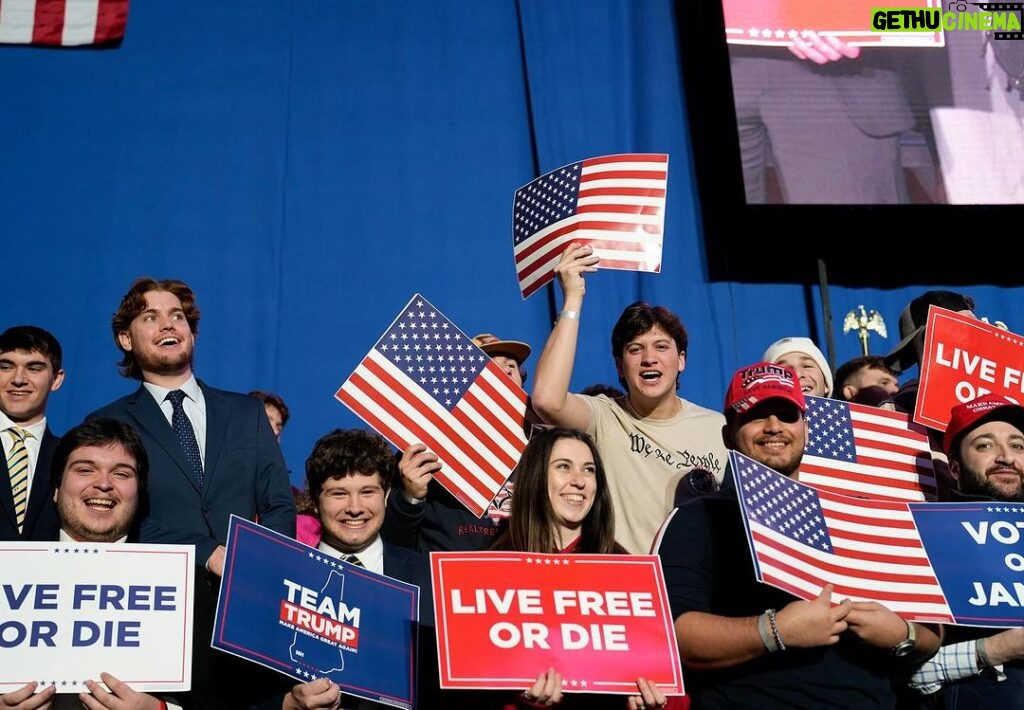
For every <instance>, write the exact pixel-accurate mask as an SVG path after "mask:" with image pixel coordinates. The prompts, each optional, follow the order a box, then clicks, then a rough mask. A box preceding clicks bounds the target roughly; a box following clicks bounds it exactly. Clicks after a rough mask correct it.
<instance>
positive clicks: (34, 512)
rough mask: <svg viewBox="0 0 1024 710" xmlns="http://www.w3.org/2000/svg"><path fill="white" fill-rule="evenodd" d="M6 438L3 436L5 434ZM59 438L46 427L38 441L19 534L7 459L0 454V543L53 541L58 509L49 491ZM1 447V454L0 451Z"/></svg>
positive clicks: (57, 525)
mask: <svg viewBox="0 0 1024 710" xmlns="http://www.w3.org/2000/svg"><path fill="white" fill-rule="evenodd" d="M4 436H6V434H5V435H4ZM59 441H60V439H59V438H57V437H56V436H54V435H53V432H51V431H50V429H49V428H47V429H46V433H44V434H43V440H42V441H41V442H39V458H38V460H37V461H36V468H35V471H34V472H33V474H32V489H31V490H30V491H29V492H28V506H27V507H26V509H25V525H24V527H23V529H22V531H21V534H20V535H19V534H18V521H17V518H15V516H14V496H13V494H12V493H11V486H10V484H9V483H7V481H9V480H10V476H9V475H8V471H7V457H6V456H2V455H0V470H2V471H3V480H0V540H8V541H10V540H44V541H49V540H53V539H55V538H56V536H57V532H58V531H59V530H60V524H59V523H58V522H57V508H56V506H54V504H53V490H52V489H51V488H50V462H51V461H52V460H53V452H54V449H56V448H57V442H59ZM2 450H3V449H2V448H0V452H2Z"/></svg>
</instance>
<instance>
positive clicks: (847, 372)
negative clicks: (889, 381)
mask: <svg viewBox="0 0 1024 710" xmlns="http://www.w3.org/2000/svg"><path fill="white" fill-rule="evenodd" d="M864 369H867V370H882V371H884V372H887V373H889V374H890V375H892V376H893V377H899V374H898V373H897V372H896V371H894V370H893V369H892V368H891V367H889V366H888V365H886V364H885V357H884V356H882V355H860V356H858V357H855V358H853V359H851V360H847V361H846V362H844V363H843V364H842V365H840V366H839V367H837V368H836V373H835V377H833V378H832V381H833V382H834V386H833V388H832V392H833V393H834V395H835V398H836V399H846V395H844V394H843V385H845V384H846V379H847V378H848V377H851V376H852V375H855V374H856V373H858V372H860V371H861V370H864Z"/></svg>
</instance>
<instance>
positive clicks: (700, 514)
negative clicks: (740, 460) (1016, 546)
mask: <svg viewBox="0 0 1024 710" xmlns="http://www.w3.org/2000/svg"><path fill="white" fill-rule="evenodd" d="M805 410H806V402H805V399H804V394H803V391H802V388H801V384H800V380H799V378H798V376H797V374H796V372H794V371H793V370H792V369H790V368H789V367H786V366H784V365H776V364H774V363H770V362H759V363H755V364H753V365H750V366H747V367H743V368H740V369H739V370H737V371H736V373H735V374H734V375H733V378H732V381H731V383H730V385H729V390H728V393H727V394H726V399H725V409H724V411H725V416H726V420H727V423H726V425H725V426H724V427H723V428H722V438H723V440H724V441H725V443H726V445H728V446H729V447H730V448H733V449H735V450H736V451H738V452H740V453H741V454H744V455H745V456H749V457H750V458H752V459H754V460H755V461H758V462H760V463H762V464H764V465H766V466H769V467H771V468H773V469H775V470H776V471H778V472H779V473H781V474H783V475H785V476H788V477H790V478H793V479H796V478H797V477H798V476H799V469H800V460H801V459H802V457H803V452H804V447H805V446H806V443H807V421H806V420H805V419H804V411H805ZM744 495H757V492H756V491H749V492H747V491H745V493H744ZM736 496H737V490H736V488H735V485H734V480H733V476H732V474H731V473H726V476H725V482H724V484H723V486H722V490H720V491H717V492H715V493H711V494H709V495H706V496H702V497H700V498H697V499H696V500H693V501H690V502H688V503H687V504H685V505H683V506H681V507H680V508H678V509H677V510H675V511H673V513H672V514H671V516H670V517H669V518H668V519H667V520H666V522H665V526H664V527H663V529H662V531H661V533H660V535H659V539H658V540H657V541H656V545H655V547H656V550H657V552H658V555H659V556H660V557H661V564H662V568H663V569H664V572H665V585H666V588H667V591H668V597H669V602H670V604H671V606H672V615H673V616H674V617H675V630H676V639H677V641H678V645H679V655H680V660H681V661H682V665H683V668H684V670H685V672H686V673H687V676H686V691H687V694H688V695H689V697H690V700H691V707H692V708H694V709H695V710H703V709H705V708H723V709H725V708H736V707H746V708H779V709H781V708H810V707H814V708H817V707H829V708H850V709H851V710H860V708H867V707H871V708H893V707H895V705H896V695H895V693H894V691H893V688H892V683H893V681H894V680H895V679H897V678H899V677H901V674H903V673H905V672H907V671H908V670H909V667H908V666H907V665H905V664H904V663H905V661H913V660H919V659H921V660H923V659H924V658H926V657H927V656H928V655H929V654H931V653H933V652H934V651H935V649H936V648H938V645H939V636H938V631H937V629H936V628H934V627H929V626H926V625H922V624H917V623H912V622H906V621H904V620H903V619H902V618H900V617H899V616H897V615H896V614H895V612H893V611H890V610H889V609H886V608H885V607H884V606H882V605H880V604H877V603H875V602H851V601H850V600H848V599H846V600H843V601H842V602H840V603H839V604H835V605H833V604H832V600H831V596H832V585H831V584H826V585H824V586H823V588H822V590H821V593H820V594H819V595H818V597H817V598H816V599H814V600H812V601H806V600H800V599H797V598H796V597H794V596H793V595H791V594H789V593H788V592H784V591H782V590H781V589H777V588H775V587H772V586H770V585H767V584H763V583H761V582H758V581H757V577H756V576H755V573H754V567H753V562H752V560H751V555H750V547H749V544H748V542H747V537H746V532H745V527H744V522H743V519H742V514H741V511H740V506H739V503H738V501H737V499H736ZM794 515H797V513H794Z"/></svg>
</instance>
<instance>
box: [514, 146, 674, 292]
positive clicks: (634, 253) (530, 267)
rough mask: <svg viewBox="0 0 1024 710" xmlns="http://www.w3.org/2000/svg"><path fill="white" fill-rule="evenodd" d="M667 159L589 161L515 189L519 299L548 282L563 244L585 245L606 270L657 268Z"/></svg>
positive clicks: (659, 155) (650, 156)
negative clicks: (521, 295) (520, 293)
mask: <svg viewBox="0 0 1024 710" xmlns="http://www.w3.org/2000/svg"><path fill="white" fill-rule="evenodd" d="M667 185H668V155H665V154H663V153H629V154H622V155H604V156H600V157H596V158H588V159H586V160H582V161H580V162H577V163H571V164H569V165H564V166H562V167H561V168H558V169H557V170H552V171H551V172H549V173H547V174H545V175H541V176H540V177H539V178H537V179H536V180H533V181H532V182H530V183H528V184H526V185H524V186H523V187H521V188H519V189H518V190H516V194H515V200H514V201H513V207H512V243H513V248H514V253H515V263H516V274H517V276H518V278H519V289H520V291H521V292H522V294H523V298H527V297H528V296H530V295H531V294H533V293H535V292H536V291H537V290H538V289H540V288H541V287H542V286H544V285H545V284H547V283H548V282H550V281H551V280H552V279H553V278H554V273H553V269H554V267H555V265H556V264H557V263H558V258H559V257H560V256H561V255H562V252H563V251H565V248H566V246H567V245H568V244H569V243H570V242H578V243H581V244H590V245H591V246H592V247H594V253H595V254H596V255H597V256H599V257H601V263H600V264H599V266H600V267H601V268H605V269H625V270H631V271H654V272H658V271H661V245H662V238H663V235H664V231H665V193H666V188H667Z"/></svg>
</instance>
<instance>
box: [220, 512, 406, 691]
mask: <svg viewBox="0 0 1024 710" xmlns="http://www.w3.org/2000/svg"><path fill="white" fill-rule="evenodd" d="M418 618H419V587H417V586H415V585H412V584H406V583H405V582H400V581H398V580H396V579H392V578H391V577H385V576H384V575H380V574H375V573H374V572H371V571H369V570H367V569H364V568H362V567H358V566H356V565H352V564H349V563H347V562H343V561H341V560H339V559H336V558H334V557H332V556H330V555H327V554H324V553H323V552H320V551H318V550H316V549H314V548H312V547H309V546H307V545H303V544H302V543H300V542H297V541H295V540H293V539H291V538H289V537H285V536H284V535H281V534H279V533H276V532H274V531H272V530H268V529H267V528H264V527H261V526H259V525H256V524H255V523H252V522H249V521H247V520H243V519H242V518H239V517H237V516H232V518H231V525H230V528H229V531H228V543H227V559H226V562H225V565H224V579H223V583H222V584H221V590H220V599H219V600H218V603H217V617H216V621H215V624H214V633H213V647H214V648H219V649H221V650H223V651H226V652H228V653H232V654H234V655H236V656H241V657H242V658H247V659H249V660H250V661H254V662H256V663H259V664H261V665H264V666H267V667H268V668H273V669H274V670H276V671H280V672H281V673H285V674H286V675H289V676H291V677H293V678H296V679H298V680H299V681H303V682H304V681H309V680H313V679H315V678H323V677H327V678H330V679H331V680H332V681H334V682H335V683H337V684H338V685H340V686H341V689H342V692H343V693H346V694H348V695H353V696H356V697H360V698H365V699H367V700H374V701H377V702H381V703H386V704H388V705H393V706H395V707H401V708H411V707H413V705H414V701H415V697H414V693H415V687H416V682H415V680H416V658H415V653H414V649H415V648H416V633H417V626H418V624H417V622H418Z"/></svg>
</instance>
